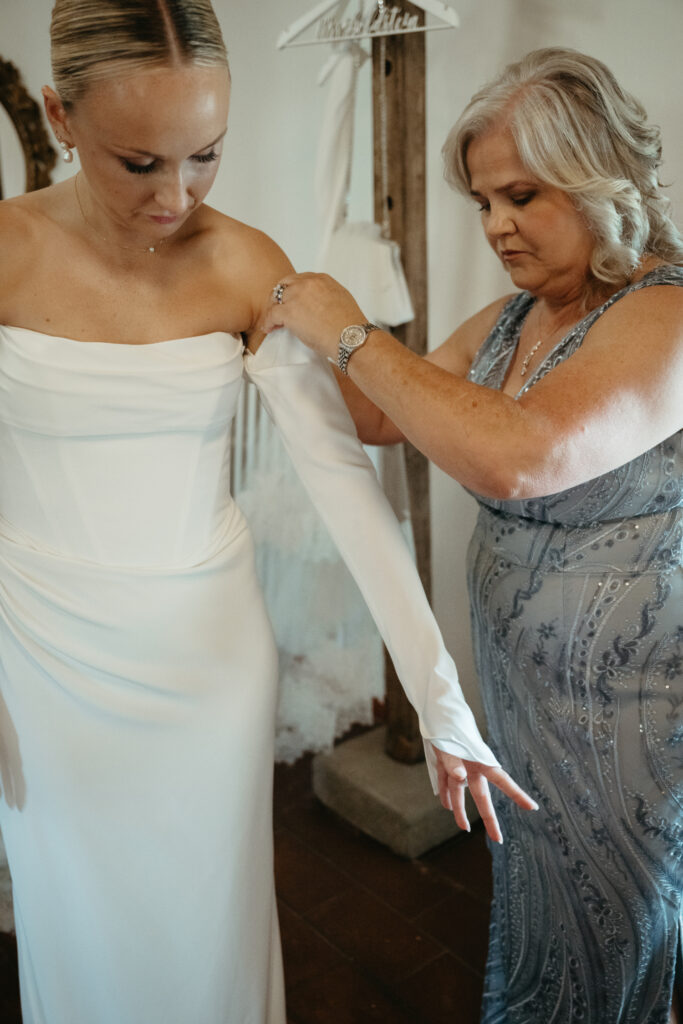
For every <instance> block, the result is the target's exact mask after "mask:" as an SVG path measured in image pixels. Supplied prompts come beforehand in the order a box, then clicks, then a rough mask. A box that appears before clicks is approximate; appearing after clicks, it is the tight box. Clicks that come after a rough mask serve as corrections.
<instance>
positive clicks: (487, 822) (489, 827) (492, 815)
mask: <svg viewBox="0 0 683 1024" xmlns="http://www.w3.org/2000/svg"><path fill="white" fill-rule="evenodd" d="M468 779H469V787H470V793H471V794H472V799H473V800H474V802H475V804H476V805H477V810H478V811H479V814H480V816H481V820H482V821H483V823H484V828H485V829H486V833H487V835H488V836H490V837H491V839H493V841H494V843H502V842H503V834H502V832H501V831H500V825H499V824H498V818H497V817H496V812H495V811H494V809H493V803H492V802H491V791H490V790H489V784H488V781H487V779H486V776H485V775H483V774H481V773H480V772H479V773H474V774H473V775H472V777H471V778H469V776H468Z"/></svg>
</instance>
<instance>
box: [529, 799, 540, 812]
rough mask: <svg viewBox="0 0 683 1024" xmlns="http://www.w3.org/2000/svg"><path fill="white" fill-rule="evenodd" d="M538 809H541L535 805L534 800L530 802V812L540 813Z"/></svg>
mask: <svg viewBox="0 0 683 1024" xmlns="http://www.w3.org/2000/svg"><path fill="white" fill-rule="evenodd" d="M540 809H541V808H540V807H539V806H538V804H537V803H536V801H535V800H534V801H533V802H532V804H531V810H532V811H540Z"/></svg>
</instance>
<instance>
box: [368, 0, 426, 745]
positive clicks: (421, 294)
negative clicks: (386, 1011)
mask: <svg viewBox="0 0 683 1024" xmlns="http://www.w3.org/2000/svg"><path fill="white" fill-rule="evenodd" d="M392 6H396V7H401V8H402V9H404V10H406V11H407V12H408V13H410V14H416V15H418V16H419V17H420V20H421V23H423V22H424V12H423V11H421V9H420V8H418V7H415V6H414V5H413V4H411V3H409V2H407V0H400V2H399V0H392ZM425 71H426V54H425V36H424V33H423V32H416V33H414V34H409V35H401V36H389V37H387V38H386V41H385V59H383V50H382V43H381V41H380V40H379V39H374V40H373V43H372V95H373V137H374V186H375V220H376V221H377V222H378V223H382V219H383V215H384V209H385V206H384V204H385V199H386V202H387V204H388V207H389V224H390V234H391V238H392V239H393V240H394V241H395V242H398V244H399V245H400V247H401V255H402V259H403V266H404V269H405V273H406V279H407V281H408V287H409V289H410V295H411V298H412V302H413V307H414V310H415V318H414V320H412V321H411V322H410V323H409V324H404V325H402V326H401V327H398V328H396V329H395V330H394V332H393V333H394V334H395V336H396V337H397V338H398V339H399V340H400V341H401V342H403V344H404V345H407V346H408V348H410V349H412V351H413V352H417V353H420V354H422V353H424V352H425V351H426V349H427V204H426V188H425V180H426V168H425V146H426V130H425V125H426V117H425V77H426V76H425ZM382 79H383V81H382ZM382 89H384V95H385V97H386V106H385V109H386V139H387V162H386V163H387V172H388V182H387V184H388V188H387V196H386V197H385V196H384V191H383V185H382V178H383V174H382V143H381V140H382V109H381V102H380V99H381V95H382ZM405 454H406V470H407V476H408V490H409V493H410V510H411V516H412V524H413V533H414V536H415V547H416V553H417V568H418V571H419V574H420V578H421V580H422V584H423V586H424V589H425V592H426V594H427V597H428V598H430V597H431V540H430V507H429V465H428V462H427V459H426V458H425V457H424V456H423V455H422V454H421V453H420V452H418V451H417V449H415V448H413V446H412V445H409V444H406V446H405ZM385 665H386V711H387V733H386V737H387V738H386V752H387V753H388V754H389V755H390V756H391V757H393V758H395V760H397V761H402V762H404V763H407V764H412V763H415V762H416V761H419V760H420V759H421V758H422V757H423V756H424V755H423V747H422V739H421V737H420V730H419V726H418V721H417V715H416V714H415V712H414V711H413V709H412V707H411V705H410V703H409V702H408V699H407V698H406V696H405V694H404V692H403V689H402V688H401V684H400V683H399V681H398V679H397V677H396V673H395V671H394V667H393V664H392V662H391V659H390V658H389V656H388V655H385Z"/></svg>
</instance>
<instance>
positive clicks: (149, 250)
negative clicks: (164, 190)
mask: <svg viewBox="0 0 683 1024" xmlns="http://www.w3.org/2000/svg"><path fill="white" fill-rule="evenodd" d="M79 174H80V171H79ZM74 189H75V191H76V201H77V202H78V209H79V210H80V211H81V216H82V218H83V220H84V221H85V223H86V224H87V225H88V227H89V228H90V230H91V231H94V233H95V234H96V235H97V237H98V238H99V239H100V241H101V242H106V244H107V245H115V246H116V247H117V248H118V249H124V250H125V251H126V252H138V253H145V255H151V256H156V254H157V251H158V250H159V249H160V248H161V246H162V245H163V244H164V242H165V241H166V239H165V238H162V240H161V241H160V242H158V243H157V244H156V245H148V246H145V248H144V249H138V248H137V247H135V246H131V245H121V243H120V242H112V240H111V239H110V238H105V237H104V235H101V234H100V232H99V231H98V230H97V228H96V227H95V225H94V224H92V223H91V222H90V221H89V220H88V218H87V217H86V215H85V210H84V209H83V203H82V202H81V195H80V192H79V191H78V174H77V175H76V177H75V178H74Z"/></svg>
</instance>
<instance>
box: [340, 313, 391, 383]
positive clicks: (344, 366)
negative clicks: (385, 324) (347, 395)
mask: <svg viewBox="0 0 683 1024" xmlns="http://www.w3.org/2000/svg"><path fill="white" fill-rule="evenodd" d="M360 326H361V327H363V328H364V329H365V331H366V332H367V333H366V335H365V338H363V344H362V345H357V346H356V347H355V348H346V346H345V345H344V344H343V342H342V341H341V340H340V342H339V349H338V352H337V366H338V367H339V369H340V371H341V372H342V373H343V374H344V376H345V377H348V375H349V359H350V358H351V356H352V355H353V353H354V352H356V351H357V350H358V349H359V348H362V347H363V345H364V344H365V342H366V341H367V340H368V334H370V332H371V331H379V330H381V328H380V327H379V326H378V325H377V324H370V323H367V324H361V325H360Z"/></svg>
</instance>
